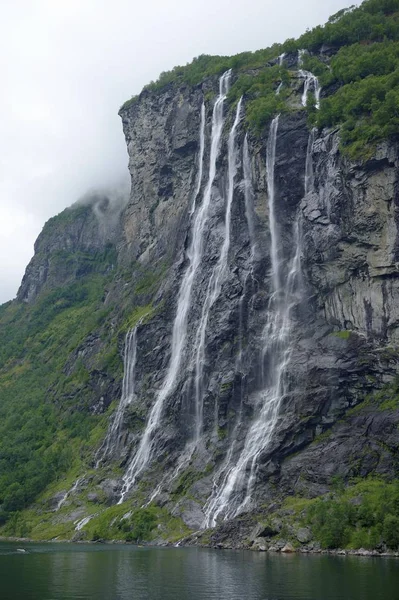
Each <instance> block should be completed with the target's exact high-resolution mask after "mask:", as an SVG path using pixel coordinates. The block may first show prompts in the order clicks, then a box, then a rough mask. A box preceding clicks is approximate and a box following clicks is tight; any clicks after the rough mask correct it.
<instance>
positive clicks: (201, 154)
mask: <svg viewBox="0 0 399 600" xmlns="http://www.w3.org/2000/svg"><path fill="white" fill-rule="evenodd" d="M204 151H205V104H204V102H203V103H202V106H201V123H200V151H199V154H198V179H197V185H196V187H195V192H194V195H193V202H192V204H191V210H190V217H191V216H192V215H193V214H194V212H195V205H196V201H197V198H198V194H199V193H200V189H201V184H202V173H203V169H204Z"/></svg>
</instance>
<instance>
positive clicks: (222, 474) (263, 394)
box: [203, 117, 309, 527]
mask: <svg viewBox="0 0 399 600" xmlns="http://www.w3.org/2000/svg"><path fill="white" fill-rule="evenodd" d="M278 124H279V117H276V118H275V119H274V120H273V122H272V124H271V127H270V133H269V139H268V144H267V157H266V165H267V187H268V205H269V223H270V257H271V295H270V300H269V308H268V314H267V320H266V326H265V328H264V331H263V335H262V339H263V349H262V365H263V368H262V388H261V391H260V393H259V394H258V397H257V400H256V406H255V416H254V420H253V423H252V425H251V426H250V428H249V431H248V433H247V436H246V439H245V442H244V446H243V448H242V450H241V453H240V455H239V457H238V459H237V458H234V457H233V453H232V452H230V451H229V453H228V454H227V457H226V459H225V461H224V464H223V465H222V468H221V470H220V471H219V474H218V476H217V479H218V480H219V484H217V482H216V481H215V485H214V491H213V493H212V495H211V497H210V498H209V500H208V502H207V503H206V505H205V510H204V512H205V520H204V523H203V526H204V527H213V526H215V525H216V523H217V521H218V519H219V518H224V519H228V518H232V517H235V516H236V515H237V514H239V513H240V512H242V511H244V510H248V509H249V508H250V505H251V496H252V492H253V486H254V483H255V480H256V475H257V467H258V459H259V457H260V455H261V454H262V453H263V452H265V450H267V448H268V447H269V446H270V443H271V441H272V436H273V433H274V431H275V428H276V425H277V421H278V417H279V413H280V407H281V403H282V400H283V398H284V397H285V395H286V391H287V390H286V373H287V367H288V365H289V362H290V357H291V352H292V322H291V313H292V309H293V307H294V305H295V304H296V303H297V302H298V299H297V298H296V297H295V292H296V290H297V287H298V282H299V280H300V257H301V247H300V246H301V245H300V228H299V225H298V221H296V223H295V225H294V231H293V238H294V255H293V257H292V259H291V260H290V261H286V262H284V261H282V260H281V259H280V255H279V254H280V253H279V248H281V245H282V240H281V235H280V230H279V227H278V223H277V217H276V211H275V175H274V172H275V160H276V142H277V132H278ZM308 168H309V167H308Z"/></svg>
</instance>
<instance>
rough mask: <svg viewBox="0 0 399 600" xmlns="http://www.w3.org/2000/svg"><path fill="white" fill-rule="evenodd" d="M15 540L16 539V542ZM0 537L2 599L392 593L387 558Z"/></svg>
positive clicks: (351, 598)
mask: <svg viewBox="0 0 399 600" xmlns="http://www.w3.org/2000/svg"><path fill="white" fill-rule="evenodd" d="M19 545H20V543H19ZM17 547H18V544H11V543H1V544H0V581H1V596H0V597H1V599H2V600H75V599H80V600H94V599H95V600H160V599H162V600H242V599H243V598H245V600H393V599H394V598H397V597H398V590H399V569H398V564H397V562H396V560H395V559H384V558H376V559H371V558H362V557H355V556H354V557H340V556H335V557H331V556H319V555H317V556H300V555H288V556H287V555H270V554H261V553H255V552H249V551H233V550H227V551H217V550H208V549H204V548H138V547H135V546H126V545H125V546H122V545H112V546H111V545H101V544H98V545H74V544H46V545H40V544H27V545H25V548H26V553H19V552H17Z"/></svg>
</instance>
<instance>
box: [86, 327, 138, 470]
mask: <svg viewBox="0 0 399 600" xmlns="http://www.w3.org/2000/svg"><path fill="white" fill-rule="evenodd" d="M140 324H141V321H139V323H138V324H137V325H136V326H135V327H133V329H130V330H129V331H128V332H127V334H126V338H125V349H124V354H123V381H122V395H121V399H120V402H119V405H118V408H117V410H116V412H115V415H114V418H113V420H112V422H111V424H110V427H109V428H108V431H107V435H106V436H105V439H104V441H103V443H102V445H101V447H100V449H99V450H98V452H97V460H96V469H98V467H99V466H100V464H101V463H102V462H103V461H104V460H106V459H107V458H108V457H109V456H112V455H113V454H115V452H116V451H117V449H118V447H119V445H120V442H121V433H122V424H123V417H124V414H125V410H126V407H127V406H128V405H129V404H130V403H131V402H132V400H133V397H134V388H135V381H134V371H135V366H136V358H137V329H138V327H139V326H140Z"/></svg>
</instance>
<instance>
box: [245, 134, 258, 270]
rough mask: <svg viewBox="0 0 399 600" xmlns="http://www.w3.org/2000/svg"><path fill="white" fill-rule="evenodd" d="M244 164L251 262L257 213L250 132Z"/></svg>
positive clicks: (254, 244) (254, 251)
mask: <svg viewBox="0 0 399 600" xmlns="http://www.w3.org/2000/svg"><path fill="white" fill-rule="evenodd" d="M242 165H243V175H244V180H243V185H244V199H245V216H246V219H247V225H248V233H249V241H250V244H251V263H252V261H253V259H254V257H255V254H256V236H255V215H254V190H253V187H252V172H251V159H250V156H249V148H248V134H246V136H245V139H244V146H243V151H242Z"/></svg>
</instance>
